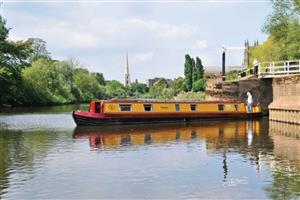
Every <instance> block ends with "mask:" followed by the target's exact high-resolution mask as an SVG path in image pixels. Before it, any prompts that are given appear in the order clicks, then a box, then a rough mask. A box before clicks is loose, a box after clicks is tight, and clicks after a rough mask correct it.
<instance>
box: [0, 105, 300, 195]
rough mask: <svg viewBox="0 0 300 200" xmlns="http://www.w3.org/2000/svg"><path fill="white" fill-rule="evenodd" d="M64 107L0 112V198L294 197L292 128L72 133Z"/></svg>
mask: <svg viewBox="0 0 300 200" xmlns="http://www.w3.org/2000/svg"><path fill="white" fill-rule="evenodd" d="M74 107H76V109H78V108H80V109H86V108H87V106H86V105H85V106H81V107H79V106H57V107H43V108H26V109H21V108H18V109H10V110H2V111H0V199H46V198H52V199H53V198H65V199H67V198H68V199H73V198H80V199H86V198H97V199H100V198H104V199H109V198H118V199H120V198H121V199H133V198H138V199H153V198H156V199H157V198H159V199H164V198H168V199H180V198H182V199H183V198H184V199H186V198H194V199H198V198H205V199H208V198H212V199H216V198H222V199H223V198H227V199H232V198H234V199H245V198H255V199H258V198H259V199H262V198H272V199H284V198H285V199H299V198H300V139H299V136H300V127H299V126H295V125H287V124H282V123H277V122H271V121H268V119H267V118H263V119H261V120H255V121H219V122H216V121H210V122H199V123H190V124H188V123H186V124H152V125H136V126H133V125H131V126H126V125H124V126H111V127H77V128H76V126H75V123H74V122H73V120H72V116H71V110H73V109H75V108H74Z"/></svg>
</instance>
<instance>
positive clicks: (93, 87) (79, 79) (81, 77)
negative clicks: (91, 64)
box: [73, 69, 107, 102]
mask: <svg viewBox="0 0 300 200" xmlns="http://www.w3.org/2000/svg"><path fill="white" fill-rule="evenodd" d="M73 77H74V84H75V85H76V88H78V90H79V92H80V99H79V101H84V102H88V101H90V100H91V99H95V98H97V99H104V98H106V96H107V95H106V92H105V87H104V86H101V85H100V84H99V82H98V80H97V78H96V77H95V76H93V75H91V74H90V73H89V72H88V71H87V70H86V69H76V70H75V71H74V75H73Z"/></svg>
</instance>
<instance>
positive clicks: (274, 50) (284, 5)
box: [250, 0, 300, 62]
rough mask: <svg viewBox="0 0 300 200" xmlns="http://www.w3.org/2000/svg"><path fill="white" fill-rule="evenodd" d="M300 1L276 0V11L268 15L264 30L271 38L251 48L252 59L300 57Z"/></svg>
mask: <svg viewBox="0 0 300 200" xmlns="http://www.w3.org/2000/svg"><path fill="white" fill-rule="evenodd" d="M299 5H300V2H299V0H274V1H273V8H274V12H273V13H272V14H271V15H269V16H268V18H267V20H266V23H265V25H264V27H263V31H264V32H266V33H269V34H270V36H269V38H268V39H267V40H266V41H265V42H264V43H263V44H262V45H259V46H257V47H255V48H254V49H251V52H250V53H251V60H253V59H254V58H258V59H259V61H261V62H262V61H275V60H288V59H299V57H300V35H299V31H300V24H299V23H300V20H299V18H300V16H299V14H300V9H299V8H300V7H299Z"/></svg>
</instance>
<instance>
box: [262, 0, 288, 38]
mask: <svg viewBox="0 0 300 200" xmlns="http://www.w3.org/2000/svg"><path fill="white" fill-rule="evenodd" d="M291 4H292V2H291V1H290V0H275V1H273V8H274V12H273V13H272V14H271V15H269V16H268V18H267V21H266V23H265V25H264V27H263V31H264V32H266V33H269V34H270V35H272V36H273V37H274V38H275V39H276V40H280V39H282V38H285V37H286V36H287V34H288V24H289V20H290V18H291V15H292V14H291V10H290V8H291V6H292V5H291Z"/></svg>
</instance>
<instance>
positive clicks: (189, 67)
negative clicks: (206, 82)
mask: <svg viewBox="0 0 300 200" xmlns="http://www.w3.org/2000/svg"><path fill="white" fill-rule="evenodd" d="M193 64H194V61H193V59H192V58H191V57H190V55H188V54H186V55H185V62H184V76H185V79H186V86H187V89H188V90H189V91H190V90H191V89H192V87H193V70H194V66H193Z"/></svg>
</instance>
